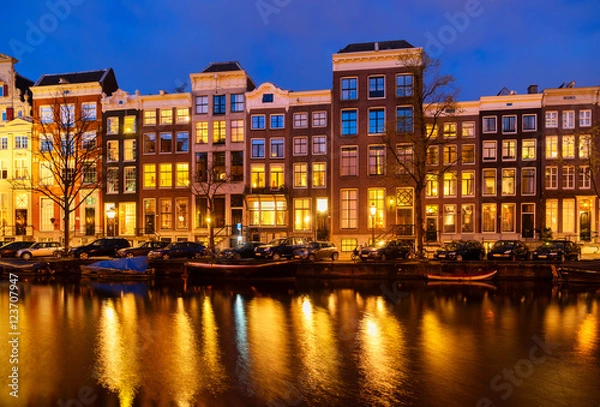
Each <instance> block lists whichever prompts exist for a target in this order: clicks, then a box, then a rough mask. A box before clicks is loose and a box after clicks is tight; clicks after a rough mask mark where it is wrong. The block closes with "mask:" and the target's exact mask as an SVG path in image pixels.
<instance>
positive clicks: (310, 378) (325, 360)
mask: <svg viewBox="0 0 600 407" xmlns="http://www.w3.org/2000/svg"><path fill="white" fill-rule="evenodd" d="M291 312H292V320H293V323H294V328H295V331H296V336H297V346H298V350H299V352H298V357H299V358H300V362H301V364H302V372H301V374H300V376H299V377H298V378H297V380H296V382H295V383H294V385H295V386H297V387H299V388H300V389H302V390H303V391H304V392H306V393H308V394H310V395H311V397H312V398H314V400H315V403H317V404H320V405H334V404H337V403H336V401H335V400H332V399H331V395H330V394H329V393H328V391H327V389H329V388H339V387H340V386H341V379H340V369H341V365H340V363H341V361H340V360H341V359H342V358H341V357H340V352H339V343H338V341H337V338H336V332H335V329H334V326H333V322H332V317H331V315H330V314H329V312H328V309H326V308H322V307H317V306H314V305H313V303H312V301H311V298H310V297H308V296H305V297H301V298H297V299H296V301H294V302H293V303H292V309H291Z"/></svg>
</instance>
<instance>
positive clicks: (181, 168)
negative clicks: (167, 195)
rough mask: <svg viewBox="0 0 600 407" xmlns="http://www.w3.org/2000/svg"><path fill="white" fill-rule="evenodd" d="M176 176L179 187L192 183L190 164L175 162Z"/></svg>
mask: <svg viewBox="0 0 600 407" xmlns="http://www.w3.org/2000/svg"><path fill="white" fill-rule="evenodd" d="M175 177H176V179H177V187H178V188H181V187H187V186H188V185H189V184H190V165H189V164H188V163H177V164H175Z"/></svg>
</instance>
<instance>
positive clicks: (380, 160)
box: [369, 145, 385, 175]
mask: <svg viewBox="0 0 600 407" xmlns="http://www.w3.org/2000/svg"><path fill="white" fill-rule="evenodd" d="M369 175H385V146H382V145H376V146H373V145H371V146H369Z"/></svg>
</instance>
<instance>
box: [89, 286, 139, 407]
mask: <svg viewBox="0 0 600 407" xmlns="http://www.w3.org/2000/svg"><path fill="white" fill-rule="evenodd" d="M119 305H120V307H119V308H120V311H121V312H120V313H118V312H117V310H116V309H115V302H114V300H112V299H110V300H106V301H105V302H104V303H103V305H102V311H101V315H100V323H99V332H98V347H97V354H98V360H97V367H96V373H97V375H98V382H99V383H100V384H102V385H103V386H104V387H106V388H107V389H108V390H110V391H112V392H115V393H117V394H118V396H119V402H120V405H121V406H123V407H128V406H131V405H132V404H133V400H134V397H135V394H136V391H137V387H138V386H139V384H140V375H139V370H140V360H139V353H138V350H139V343H138V335H137V325H136V320H137V318H136V308H135V297H134V295H133V294H128V295H125V296H124V297H123V298H122V299H121V301H120V304H119ZM119 314H120V315H119Z"/></svg>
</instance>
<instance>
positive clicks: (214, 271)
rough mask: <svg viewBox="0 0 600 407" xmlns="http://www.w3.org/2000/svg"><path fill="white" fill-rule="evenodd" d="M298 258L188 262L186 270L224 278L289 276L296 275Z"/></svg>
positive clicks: (203, 275) (193, 274) (201, 274)
mask: <svg viewBox="0 0 600 407" xmlns="http://www.w3.org/2000/svg"><path fill="white" fill-rule="evenodd" d="M297 263H298V261H297V260H287V261H264V262H257V261H254V260H252V261H240V262H212V263H207V262H188V263H185V272H184V274H187V275H188V276H189V277H190V278H191V277H224V278H289V277H296V267H297Z"/></svg>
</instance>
